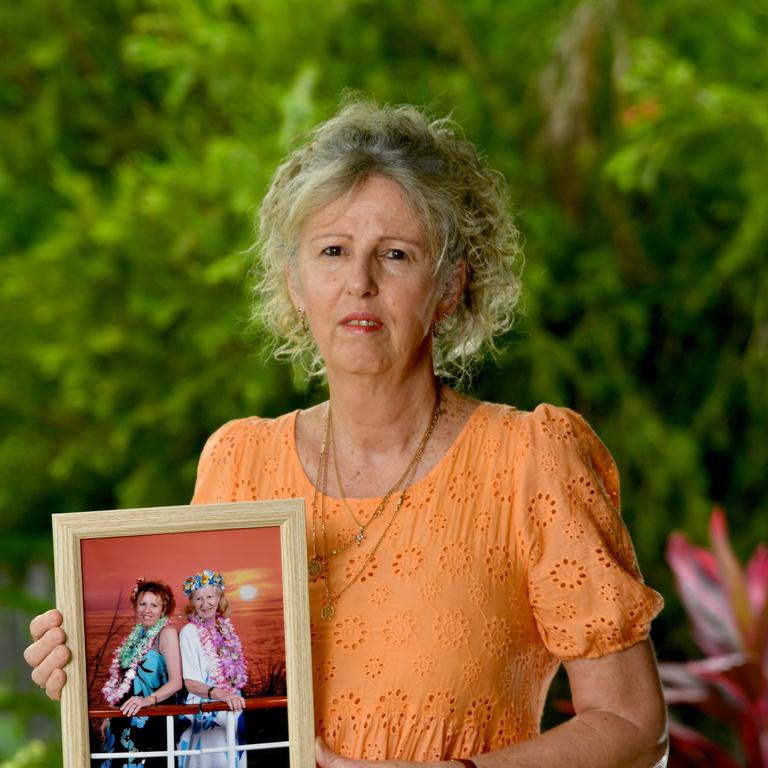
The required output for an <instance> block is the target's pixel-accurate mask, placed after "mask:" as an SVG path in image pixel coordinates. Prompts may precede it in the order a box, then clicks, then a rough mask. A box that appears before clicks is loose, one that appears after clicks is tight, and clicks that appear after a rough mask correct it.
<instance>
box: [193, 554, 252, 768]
mask: <svg viewBox="0 0 768 768" xmlns="http://www.w3.org/2000/svg"><path fill="white" fill-rule="evenodd" d="M184 593H185V594H186V595H187V597H188V598H189V605H188V606H187V608H186V612H187V615H188V616H189V623H188V624H187V625H186V626H185V627H184V628H183V629H182V630H181V633H180V634H179V643H180V646H181V666H182V675H183V677H184V684H185V685H186V687H187V691H188V696H187V700H186V703H187V704H198V703H200V702H207V701H224V702H226V703H227V705H228V707H229V709H230V710H232V711H233V712H239V713H240V714H239V715H236V716H237V732H238V733H240V732H241V731H242V728H243V715H242V710H243V708H244V707H245V699H244V698H243V697H242V690H243V688H244V687H245V684H246V681H247V669H246V663H245V656H244V655H243V648H242V645H241V643H240V638H239V637H238V635H237V632H236V631H235V628H234V626H233V624H232V622H231V621H230V619H229V618H228V615H227V614H228V612H229V605H228V603H227V599H226V597H225V596H224V577H223V576H222V575H221V574H220V573H218V572H216V571H212V570H208V569H206V570H204V571H201V572H200V573H196V574H195V575H194V576H190V577H189V578H188V579H187V580H186V581H185V582H184ZM187 718H188V720H189V725H188V726H187V729H186V730H185V731H184V733H183V734H182V736H181V739H180V741H179V749H180V750H188V749H189V750H199V749H203V750H204V749H211V748H224V747H226V744H227V713H226V712H224V711H220V712H201V713H198V714H196V715H194V716H192V715H190V716H187ZM247 764H248V760H247V756H246V753H245V752H239V753H238V756H237V762H236V765H237V766H238V768H245V767H246V766H247ZM227 765H228V763H227V753H226V751H221V752H214V753H204V754H201V755H188V756H182V757H180V758H179V766H180V768H226V767H227Z"/></svg>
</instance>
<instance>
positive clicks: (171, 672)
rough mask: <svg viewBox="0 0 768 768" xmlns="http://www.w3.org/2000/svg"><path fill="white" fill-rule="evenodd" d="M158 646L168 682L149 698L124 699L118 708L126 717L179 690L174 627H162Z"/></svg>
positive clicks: (179, 672) (177, 656) (177, 649)
mask: <svg viewBox="0 0 768 768" xmlns="http://www.w3.org/2000/svg"><path fill="white" fill-rule="evenodd" d="M158 646H159V647H160V653H162V654H163V658H164V659H165V665H166V668H167V669H168V682H167V683H164V684H163V685H161V686H160V687H159V688H158V689H157V690H156V691H153V692H152V693H150V694H149V696H131V697H130V698H129V699H126V701H124V702H123V704H122V705H121V706H120V711H121V712H122V713H123V714H124V715H126V716H133V715H135V714H136V713H137V712H139V710H141V709H143V708H144V707H154V706H155V705H156V704H159V703H160V702H161V701H165V700H166V699H167V698H168V697H169V696H173V694H174V693H176V691H178V690H181V654H180V653H179V635H178V632H176V628H175V627H171V626H169V625H168V626H165V627H163V629H162V630H161V631H160V635H159V637H158Z"/></svg>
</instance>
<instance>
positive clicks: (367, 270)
mask: <svg viewBox="0 0 768 768" xmlns="http://www.w3.org/2000/svg"><path fill="white" fill-rule="evenodd" d="M374 270H375V262H374V259H373V257H371V256H369V255H368V254H362V253H361V254H355V255H354V256H353V257H352V258H351V259H350V261H349V272H348V273H347V291H348V292H349V293H350V294H352V295H353V296H375V295H376V294H377V293H378V292H379V290H378V286H377V285H376V276H375V274H374Z"/></svg>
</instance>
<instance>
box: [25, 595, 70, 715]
mask: <svg viewBox="0 0 768 768" xmlns="http://www.w3.org/2000/svg"><path fill="white" fill-rule="evenodd" d="M61 621H62V616H61V612H60V611H57V610H56V609H55V608H52V609H51V610H50V611H46V612H45V613H43V614H41V615H40V616H35V618H34V619H32V621H31V622H30V624H29V632H30V634H31V635H32V639H33V640H34V642H33V643H32V644H31V645H29V646H27V648H26V649H25V651H24V660H25V661H26V662H27V664H29V666H30V667H34V669H33V670H32V680H33V681H34V682H35V683H36V684H37V685H39V686H40V687H41V688H44V689H45V693H46V695H47V696H48V698H49V699H53V700H54V701H57V700H58V699H60V698H61V689H62V688H63V687H64V683H66V682H67V673H66V672H64V670H63V669H62V667H63V666H64V665H65V664H66V663H67V662H68V661H69V659H70V656H71V654H70V652H69V648H67V646H66V645H64V643H66V642H67V635H66V634H65V632H64V630H63V629H62V628H61Z"/></svg>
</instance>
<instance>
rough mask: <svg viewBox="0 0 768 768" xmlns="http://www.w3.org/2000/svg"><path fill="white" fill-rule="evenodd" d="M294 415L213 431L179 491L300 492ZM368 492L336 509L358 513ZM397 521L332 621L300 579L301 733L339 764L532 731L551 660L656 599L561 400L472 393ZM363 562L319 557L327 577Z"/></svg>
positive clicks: (598, 639) (592, 450) (306, 490)
mask: <svg viewBox="0 0 768 768" xmlns="http://www.w3.org/2000/svg"><path fill="white" fill-rule="evenodd" d="M295 420H296V414H295V413H290V414H287V415H285V416H281V417H279V418H277V419H261V418H247V419H240V420H236V421H232V422H229V423H228V424H225V425H224V426H223V427H221V428H220V429H219V430H218V431H217V432H216V433H214V434H213V435H212V436H211V438H210V439H209V441H208V443H207V444H206V446H205V448H204V450H203V454H202V456H201V459H200V465H199V471H198V480H197V485H196V489H195V496H194V499H193V502H195V503H217V502H228V501H247V500H252V499H272V498H287V497H288V498H290V497H293V498H304V499H307V500H311V498H312V494H313V487H312V484H311V482H310V480H309V479H308V478H307V477H306V474H305V473H304V471H303V468H302V467H301V464H300V462H299V459H298V455H297V452H296V447H295V440H294V434H295ZM378 501H379V499H350V500H349V503H350V505H351V507H352V509H353V510H354V511H355V515H356V516H359V519H361V520H367V519H368V518H369V517H370V515H371V514H372V513H373V511H374V509H375V508H376V505H377V503H378ZM326 512H327V516H328V519H327V523H326V527H327V535H328V540H329V541H334V540H339V541H343V540H345V538H346V536H347V534H348V530H347V529H349V527H350V522H351V521H350V520H349V519H348V518H349V515H348V513H347V512H346V511H345V510H344V509H343V507H342V506H341V505H340V504H339V502H338V500H336V499H332V498H328V499H326ZM308 514H311V510H310V509H309V503H308ZM383 517H384V518H385V517H386V515H385V516H383ZM397 523H398V524H397V526H393V527H392V529H391V530H390V531H389V532H388V534H387V536H386V537H385V539H384V540H383V542H382V544H381V546H380V548H379V550H378V552H377V553H376V556H375V558H374V559H373V560H372V561H371V562H370V564H369V568H368V573H367V574H366V578H365V579H360V580H359V581H358V582H357V583H355V584H354V585H353V586H352V587H351V588H350V589H349V590H348V591H347V592H346V593H345V595H344V596H343V598H342V599H341V600H340V602H339V603H338V605H337V606H336V613H335V615H334V618H333V620H332V621H323V620H322V619H321V618H320V615H319V612H320V609H321V607H322V601H321V585H320V584H319V583H314V584H310V605H311V633H312V655H313V665H314V670H313V671H314V684H315V718H316V729H317V732H318V734H319V735H321V736H323V738H325V739H326V741H327V742H328V744H329V745H330V746H331V747H332V748H333V749H335V750H337V751H339V752H340V753H342V754H344V755H347V756H348V757H352V758H364V759H382V758H384V757H387V758H392V759H404V760H421V761H431V760H444V759H449V758H453V757H460V756H464V755H472V754H479V753H483V752H487V751H490V750H494V749H500V748H503V747H506V746H510V745H512V744H515V743H517V742H519V741H523V740H526V739H530V738H532V737H534V736H536V735H537V734H538V733H539V722H540V719H541V713H542V708H543V706H544V701H545V697H546V692H547V688H548V686H549V683H550V681H551V679H552V676H553V675H554V673H555V671H556V669H557V667H558V665H559V663H560V662H561V661H562V660H567V659H575V658H595V657H599V656H602V655H604V654H607V653H611V652H613V651H617V650H621V649H623V648H627V647H629V646H631V645H634V644H635V643H637V642H639V641H640V640H642V639H644V638H645V637H646V636H647V634H648V628H649V624H650V621H651V619H652V618H653V617H654V616H655V615H656V614H657V613H658V611H659V610H661V607H662V605H663V601H662V598H661V596H660V595H659V594H658V593H656V592H654V591H653V590H652V589H650V588H648V587H647V586H645V585H644V584H643V581H642V577H641V575H640V572H639V569H638V566H637V561H636V559H635V554H634V549H633V546H632V542H631V540H630V538H629V535H628V533H627V531H626V528H625V526H624V524H623V522H622V521H621V517H620V514H619V478H618V473H617V471H616V467H615V465H614V462H613V460H612V458H611V456H610V454H609V452H608V451H607V449H606V448H605V446H604V445H603V444H602V443H601V442H600V440H599V439H598V438H597V437H596V435H595V434H594V432H593V431H592V430H591V429H590V427H589V426H588V425H587V423H586V422H585V421H584V420H583V419H582V418H581V417H580V416H579V415H578V414H576V413H574V412H573V411H570V410H568V409H565V408H557V407H555V406H551V405H541V406H539V407H538V408H536V410H535V411H532V412H523V411H517V410H516V409H514V408H510V407H508V406H502V405H495V404H491V403H482V404H480V405H479V406H478V407H477V409H476V410H475V412H474V413H473V414H472V416H471V417H470V419H469V420H468V422H467V424H466V425H465V426H464V429H463V430H462V432H461V433H460V435H459V436H458V438H457V439H456V441H455V442H454V444H453V445H452V446H451V448H450V449H449V450H448V451H447V452H446V454H445V455H444V456H443V458H442V459H441V460H440V462H439V463H438V464H437V465H436V466H435V467H433V469H432V470H431V471H430V472H429V474H428V475H427V476H426V477H424V478H422V479H421V480H420V481H419V482H417V483H416V484H414V485H413V486H412V487H411V488H410V489H409V491H408V495H407V498H406V501H405V504H404V506H403V509H402V510H401V513H400V516H399V518H398V521H397ZM310 524H311V521H310V520H308V525H310ZM385 524H386V521H385V520H384V519H380V520H377V521H375V522H374V523H373V525H372V526H371V529H370V532H371V535H372V536H376V534H378V533H379V532H380V531H381V530H383V526H384V525H385ZM377 526H382V528H377ZM363 546H364V545H363ZM364 555H365V550H363V549H362V548H358V547H356V546H353V547H351V548H350V549H349V550H348V551H346V552H345V553H344V554H343V555H339V556H338V557H337V558H334V561H333V571H332V576H333V577H335V579H336V580H338V581H341V580H342V579H344V578H345V576H344V574H345V573H346V574H349V573H355V572H357V570H358V568H359V562H360V558H361V557H363V556H364Z"/></svg>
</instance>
